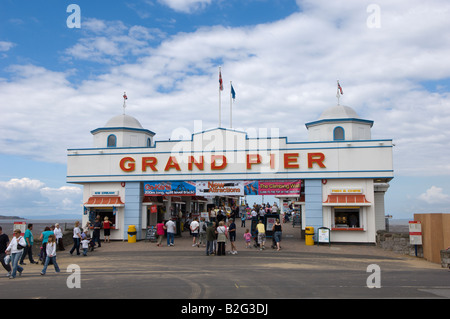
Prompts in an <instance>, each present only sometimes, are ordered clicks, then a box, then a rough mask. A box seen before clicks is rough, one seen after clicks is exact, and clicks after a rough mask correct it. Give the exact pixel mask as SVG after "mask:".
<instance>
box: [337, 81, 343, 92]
mask: <svg viewBox="0 0 450 319" xmlns="http://www.w3.org/2000/svg"><path fill="white" fill-rule="evenodd" d="M337 85H338V90H339V92H341V94H342V95H344V92H342V88H341V85H340V84H339V81H337Z"/></svg>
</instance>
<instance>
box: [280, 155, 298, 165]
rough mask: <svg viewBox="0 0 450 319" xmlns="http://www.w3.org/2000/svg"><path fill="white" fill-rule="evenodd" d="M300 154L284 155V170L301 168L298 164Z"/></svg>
mask: <svg viewBox="0 0 450 319" xmlns="http://www.w3.org/2000/svg"><path fill="white" fill-rule="evenodd" d="M298 156H299V155H298V153H285V154H284V168H299V167H300V165H299V164H298V163H297V157H298Z"/></svg>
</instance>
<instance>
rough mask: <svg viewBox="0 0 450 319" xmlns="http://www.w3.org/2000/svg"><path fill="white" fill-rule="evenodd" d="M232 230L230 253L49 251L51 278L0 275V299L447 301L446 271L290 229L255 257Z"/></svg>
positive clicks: (184, 242) (178, 245) (124, 246)
mask: <svg viewBox="0 0 450 319" xmlns="http://www.w3.org/2000/svg"><path fill="white" fill-rule="evenodd" d="M237 231H238V235H237V242H236V246H237V248H238V253H237V254H236V255H231V254H227V255H226V256H206V254H205V248H204V247H192V239H191V237H190V236H189V233H188V232H183V233H182V237H181V238H180V237H178V238H175V246H173V247H168V246H167V245H166V243H165V240H164V241H163V246H161V247H157V246H156V244H155V243H153V242H148V241H138V242H137V243H128V242H122V241H120V242H119V241H118V242H111V243H102V247H101V248H98V249H95V250H94V251H93V252H89V253H88V256H83V255H80V256H77V255H76V254H74V255H73V256H72V255H70V254H69V252H68V251H69V250H68V249H67V250H65V251H62V252H58V253H57V262H58V265H59V267H60V269H61V272H60V273H58V274H57V273H55V271H54V268H53V266H52V265H50V266H49V267H48V269H47V274H46V275H45V276H42V275H40V272H41V270H42V265H29V264H27V265H25V266H24V272H23V274H22V276H20V277H19V276H18V277H17V278H15V279H8V277H6V271H3V272H2V273H1V276H0V285H1V287H2V289H1V291H0V296H1V298H2V299H10V298H14V299H16V298H23V299H56V298H65V299H156V300H161V301H162V300H166V301H167V300H177V301H179V302H181V303H179V304H177V306H176V307H175V308H176V309H175V310H176V311H180V312H181V311H182V310H186V311H188V310H189V311H191V313H192V311H198V309H197V310H196V309H192V308H191V309H187V308H186V309H185V308H182V307H184V306H187V304H189V305H193V304H198V303H199V302H200V303H202V302H206V301H208V302H210V301H211V300H217V301H224V300H228V301H235V302H238V303H241V302H242V301H243V300H258V301H259V302H263V301H270V300H299V299H336V298H337V299H386V298H387V299H390V298H399V299H441V298H443V299H445V298H447V299H448V298H450V280H449V279H450V272H449V271H448V269H443V268H441V266H440V265H438V264H433V263H430V262H427V261H425V260H423V259H421V258H416V257H411V256H404V255H398V254H395V253H393V252H389V251H384V250H382V249H380V248H378V247H375V246H366V245H337V244H331V245H330V246H328V245H320V246H318V245H314V246H306V245H305V242H304V240H302V239H300V228H299V227H295V228H293V227H292V226H291V225H290V224H284V225H283V240H282V249H281V250H280V251H277V250H275V249H272V248H270V242H271V240H268V243H267V244H266V249H265V250H262V251H261V250H259V249H256V248H254V247H252V248H245V243H244V240H243V238H242V235H243V233H244V228H241V227H239V225H238V227H237ZM229 247H230V245H229V244H227V251H228V250H229ZM67 248H70V247H67ZM224 307H225V306H224ZM222 308H223V307H222ZM255 309H256V308H255ZM221 310H222V311H225V310H224V309H221ZM247 310H248V309H247ZM216 311H218V310H217V309H216ZM216 313H217V312H216Z"/></svg>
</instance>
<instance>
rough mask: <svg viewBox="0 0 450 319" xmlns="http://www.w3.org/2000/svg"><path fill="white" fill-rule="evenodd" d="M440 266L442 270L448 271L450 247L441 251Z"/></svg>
mask: <svg viewBox="0 0 450 319" xmlns="http://www.w3.org/2000/svg"><path fill="white" fill-rule="evenodd" d="M441 266H442V268H449V269H450V247H449V248H447V249H444V250H441Z"/></svg>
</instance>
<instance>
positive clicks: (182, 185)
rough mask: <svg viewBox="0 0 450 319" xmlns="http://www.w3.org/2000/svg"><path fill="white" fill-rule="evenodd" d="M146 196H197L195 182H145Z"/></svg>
mask: <svg viewBox="0 0 450 319" xmlns="http://www.w3.org/2000/svg"><path fill="white" fill-rule="evenodd" d="M144 195H145V196H162V195H174V196H195V182H145V183H144Z"/></svg>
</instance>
